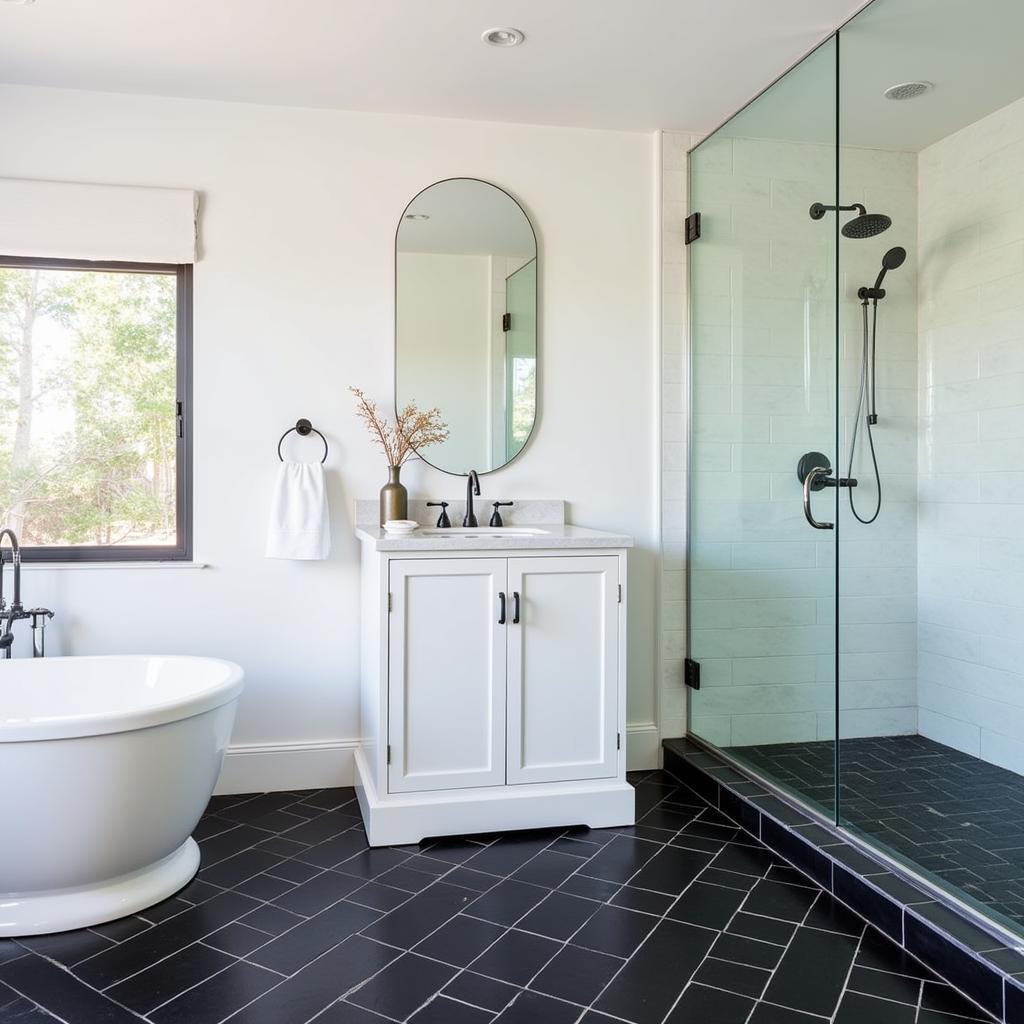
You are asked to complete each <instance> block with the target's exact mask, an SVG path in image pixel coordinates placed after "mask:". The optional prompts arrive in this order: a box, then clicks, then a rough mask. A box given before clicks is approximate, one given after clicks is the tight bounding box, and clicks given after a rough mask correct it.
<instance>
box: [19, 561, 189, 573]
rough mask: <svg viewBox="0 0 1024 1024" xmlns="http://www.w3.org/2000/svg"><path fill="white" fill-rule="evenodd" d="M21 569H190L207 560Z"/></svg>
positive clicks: (25, 566)
mask: <svg viewBox="0 0 1024 1024" xmlns="http://www.w3.org/2000/svg"><path fill="white" fill-rule="evenodd" d="M21 567H22V569H24V570H26V571H36V570H49V569H61V570H64V569H159V570H160V571H161V572H167V571H168V570H175V569H176V570H180V571H189V570H192V569H206V568H208V563H207V562H185V561H180V562H178V561H166V562H157V561H153V562H22V563H21Z"/></svg>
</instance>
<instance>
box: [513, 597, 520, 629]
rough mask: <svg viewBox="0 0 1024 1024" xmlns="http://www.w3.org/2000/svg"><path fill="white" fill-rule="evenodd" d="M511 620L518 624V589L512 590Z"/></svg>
mask: <svg viewBox="0 0 1024 1024" xmlns="http://www.w3.org/2000/svg"><path fill="white" fill-rule="evenodd" d="M512 622H513V624H518V622H519V591H518V590H513V591H512Z"/></svg>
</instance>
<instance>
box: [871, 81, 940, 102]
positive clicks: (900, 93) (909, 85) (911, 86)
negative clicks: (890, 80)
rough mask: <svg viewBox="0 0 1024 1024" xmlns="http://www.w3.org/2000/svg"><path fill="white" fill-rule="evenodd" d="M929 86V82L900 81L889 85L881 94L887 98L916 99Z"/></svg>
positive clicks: (929, 87)
mask: <svg viewBox="0 0 1024 1024" xmlns="http://www.w3.org/2000/svg"><path fill="white" fill-rule="evenodd" d="M931 88H933V86H932V83H931V82H924V81H921V82H901V83H900V84H899V85H890V86H889V88H888V89H886V90H885V92H884V93H883V94H882V95H883V96H885V98H886V99H887V100H916V99H917V97H918V96H922V95H924V93H926V92H927V91H928V90H929V89H931Z"/></svg>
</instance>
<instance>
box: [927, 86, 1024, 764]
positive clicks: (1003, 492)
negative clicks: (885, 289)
mask: <svg viewBox="0 0 1024 1024" xmlns="http://www.w3.org/2000/svg"><path fill="white" fill-rule="evenodd" d="M1022 176H1024V100H1019V101H1017V102H1016V103H1013V104H1010V105H1009V106H1007V107H1004V108H1002V109H1001V110H998V111H996V112H995V113H993V114H990V115H989V116H988V117H985V118H983V119H982V120H980V121H978V122H976V123H975V124H972V125H969V126H968V127H966V128H964V129H962V130H961V131H959V132H956V133H955V134H953V135H950V136H948V137H947V138H945V139H942V140H941V141H940V142H937V143H935V144H934V145H932V146H930V147H928V148H927V149H925V150H924V151H922V153H921V154H920V224H921V227H920V235H919V246H920V252H921V282H920V322H921V369H920V373H921V376H920V384H921V392H920V414H921V425H922V430H921V438H920V463H921V475H920V483H919V494H918V499H919V509H920V519H919V538H920V549H919V554H920V565H919V577H918V593H919V597H920V608H919V614H920V626H919V650H920V704H921V713H920V714H921V717H920V731H921V733H922V734H923V735H925V736H929V737H931V738H932V739H935V740H938V741H939V742H942V743H947V744H949V745H950V746H953V747H956V748H958V749H959V750H963V751H965V752H967V753H969V754H974V755H975V756H978V757H982V758H984V759H985V760H987V761H992V762H994V763H995V764H998V765H1002V766H1003V767H1004V768H1009V769H1011V770H1013V771H1017V772H1024V195H1022V193H1021V188H1020V182H1021V178H1022Z"/></svg>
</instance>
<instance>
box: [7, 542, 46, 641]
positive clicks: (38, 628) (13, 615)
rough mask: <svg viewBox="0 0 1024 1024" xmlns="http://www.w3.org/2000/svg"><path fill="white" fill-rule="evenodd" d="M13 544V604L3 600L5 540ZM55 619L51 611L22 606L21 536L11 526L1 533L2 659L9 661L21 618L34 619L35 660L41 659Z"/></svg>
mask: <svg viewBox="0 0 1024 1024" xmlns="http://www.w3.org/2000/svg"><path fill="white" fill-rule="evenodd" d="M5 537H6V538H7V540H9V541H10V545H11V565H12V566H13V567H14V593H13V595H12V596H11V603H10V605H8V604H7V601H6V599H5V598H4V566H5V565H6V559H5V557H4V551H5V548H4V547H3V543H4V538H5ZM52 618H53V612H51V611H50V609H49V608H29V609H28V611H26V610H25V608H24V606H23V605H22V603H21V545H20V544H19V543H18V535H17V534H16V533H15V532H14V531H13V530H12V529H11V528H10V527H9V526H5V527H4V528H3V529H2V530H0V657H2V658H5V659H6V658H10V657H11V647H12V646H13V644H14V632H13V626H14V623H15V622H17V621H19V620H20V619H31V620H32V657H33V658H41V657H43V655H44V654H45V653H46V620H47V619H52Z"/></svg>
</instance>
